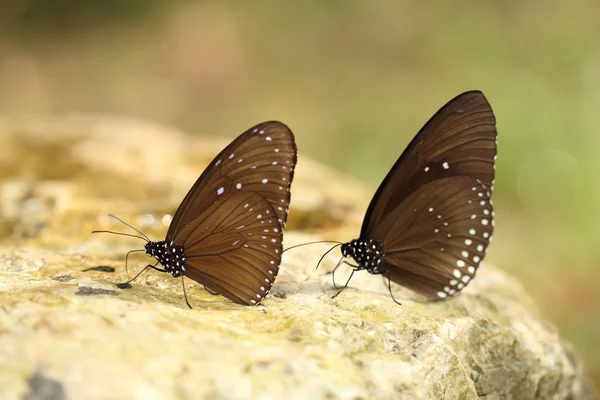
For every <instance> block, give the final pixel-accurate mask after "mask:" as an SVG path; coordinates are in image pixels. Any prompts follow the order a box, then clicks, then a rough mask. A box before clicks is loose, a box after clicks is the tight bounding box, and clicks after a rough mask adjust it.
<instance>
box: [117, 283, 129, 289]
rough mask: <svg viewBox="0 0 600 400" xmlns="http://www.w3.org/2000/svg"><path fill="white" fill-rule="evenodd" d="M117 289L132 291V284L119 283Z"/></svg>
mask: <svg viewBox="0 0 600 400" xmlns="http://www.w3.org/2000/svg"><path fill="white" fill-rule="evenodd" d="M117 287H118V288H119V289H131V283H128V282H124V283H117Z"/></svg>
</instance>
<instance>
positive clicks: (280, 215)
mask: <svg viewBox="0 0 600 400" xmlns="http://www.w3.org/2000/svg"><path fill="white" fill-rule="evenodd" d="M296 154H297V149H296V143H295V141H294V135H293V133H292V131H291V130H290V129H289V128H288V127H287V126H286V125H284V124H282V123H281V122H277V121H269V122H264V123H262V124H259V125H256V126H254V127H252V128H250V129H248V130H247V131H246V132H244V133H242V134H241V135H240V136H238V138H237V139H235V140H234V141H233V142H231V144H229V145H228V146H227V147H226V148H225V149H223V151H221V153H219V155H217V156H216V157H215V159H214V160H213V161H212V162H211V163H210V164H209V165H208V167H206V169H205V170H204V172H203V173H202V175H201V176H200V178H198V180H197V181H196V183H194V186H192V188H191V189H190V191H189V192H188V194H187V195H186V196H185V198H184V199H183V201H182V203H181V205H180V206H179V208H178V209H177V212H176V213H175V215H174V216H173V221H172V222H171V226H170V227H169V232H168V233H167V241H170V240H172V239H173V238H174V237H175V236H176V234H177V232H179V231H180V230H181V229H183V228H184V227H185V226H186V225H187V224H189V223H190V222H192V221H193V220H194V219H195V218H197V217H198V215H199V214H200V213H201V212H202V211H203V210H205V209H207V208H209V207H210V205H211V204H213V203H214V202H215V201H217V200H219V199H220V198H221V196H224V195H225V193H229V192H234V191H237V192H241V193H256V194H258V195H260V196H262V197H263V198H265V199H266V200H267V202H268V203H269V204H270V205H271V207H272V208H273V211H274V212H275V214H276V220H277V221H278V222H279V224H280V225H281V227H282V228H283V227H285V223H286V219H287V212H288V207H289V204H290V185H291V183H292V179H293V177H294V167H295V165H296Z"/></svg>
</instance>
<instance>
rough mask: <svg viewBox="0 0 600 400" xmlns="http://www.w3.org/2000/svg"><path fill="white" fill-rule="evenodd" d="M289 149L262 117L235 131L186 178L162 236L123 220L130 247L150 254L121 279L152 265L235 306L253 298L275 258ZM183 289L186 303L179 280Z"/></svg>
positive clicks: (292, 147)
mask: <svg viewBox="0 0 600 400" xmlns="http://www.w3.org/2000/svg"><path fill="white" fill-rule="evenodd" d="M296 155H297V149H296V143H295V140H294V135H293V133H292V131H291V130H290V129H289V128H288V127H287V126H286V125H284V124H282V123H281V122H277V121H270V122H264V123H262V124H259V125H256V126H254V127H252V128H250V129H249V130H247V131H246V132H244V133H243V134H241V135H240V136H239V137H238V138H237V139H235V140H234V141H233V142H232V143H231V144H229V145H228V146H227V147H226V148H225V149H223V150H222V151H221V153H219V155H217V157H216V158H215V159H214V160H213V161H212V162H211V163H210V164H209V166H208V167H207V168H206V170H204V172H203V173H202V175H201V176H200V178H198V180H197V181H196V183H194V185H193V186H192V188H191V189H190V191H189V192H188V194H187V195H186V196H185V198H184V199H183V201H182V202H181V205H180V206H179V208H178V209H177V211H176V212H175V215H174V216H173V220H172V221H171V225H170V226H169V230H168V232H167V235H166V238H165V240H162V241H158V242H153V241H150V239H148V237H147V236H145V235H144V234H143V233H141V232H140V231H138V230H137V229H135V228H133V227H132V226H131V225H128V224H126V225H128V226H130V227H131V228H132V229H134V230H136V231H137V232H138V233H140V234H141V235H142V236H135V235H128V236H135V237H138V238H140V239H143V240H146V241H147V243H146V245H145V246H144V250H134V251H133V252H135V251H145V253H146V254H147V255H149V256H151V257H153V258H155V259H156V263H155V264H153V265H152V264H149V265H148V266H146V267H145V268H144V269H143V270H142V271H140V272H139V273H138V274H137V275H136V276H135V277H134V278H133V279H132V280H130V281H129V282H131V281H133V280H135V279H136V278H137V277H138V276H139V275H140V274H141V273H143V272H144V271H146V270H148V269H154V270H156V271H159V272H165V273H170V274H171V275H173V276H174V277H181V281H182V284H183V283H184V279H183V278H184V277H185V276H187V277H188V278H190V279H192V280H194V281H196V282H198V283H200V284H202V285H204V287H205V288H206V289H207V290H208V291H209V292H211V293H218V294H221V295H223V296H225V297H226V298H228V299H229V300H231V301H233V302H235V303H238V304H243V305H256V304H258V303H260V302H261V300H262V299H263V298H264V297H265V296H266V295H267V293H268V292H269V290H270V289H271V286H272V285H273V282H274V281H275V278H276V277H277V272H278V271H279V265H280V264H281V254H282V240H283V231H284V228H285V224H286V220H287V215H288V208H289V204H290V187H291V184H292V180H293V178H294V167H295V166H296ZM121 222H122V221H121ZM94 232H108V231H94ZM108 233H115V232H108ZM125 235H127V234H125ZM128 255H129V254H128ZM158 264H160V265H161V266H162V267H163V268H160V267H157V265H158ZM129 282H127V283H126V284H121V286H124V285H127V284H128V283H129ZM183 290H184V295H185V300H186V303H187V305H188V306H190V304H189V302H188V300H187V294H186V293H185V285H184V286H183ZM190 308H191V306H190Z"/></svg>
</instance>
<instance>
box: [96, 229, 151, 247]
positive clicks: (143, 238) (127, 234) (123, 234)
mask: <svg viewBox="0 0 600 400" xmlns="http://www.w3.org/2000/svg"><path fill="white" fill-rule="evenodd" d="M92 233H111V234H113V235H120V236H129V237H134V238H137V239H142V240H145V241H148V242H149V240H148V239H147V238H145V237H141V236H138V235H131V234H129V233H121V232H113V231H92ZM142 251H143V250H142Z"/></svg>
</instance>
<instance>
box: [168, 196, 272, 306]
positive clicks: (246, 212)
mask: <svg viewBox="0 0 600 400" xmlns="http://www.w3.org/2000/svg"><path fill="white" fill-rule="evenodd" d="M222 196H223V199H222V200H218V201H217V202H215V203H213V204H211V205H210V206H209V208H208V209H206V210H205V211H204V212H203V213H202V214H201V215H200V216H198V218H196V219H195V220H193V221H192V222H190V223H189V224H187V225H186V227H185V228H184V229H182V230H181V232H180V233H178V234H177V236H175V238H174V242H175V243H177V244H180V245H183V247H184V257H185V260H184V266H185V275H186V276H187V277H189V278H191V279H193V280H195V281H197V282H199V283H201V284H202V285H205V286H207V287H208V288H210V289H211V290H213V291H216V292H218V293H219V294H221V295H223V296H225V297H227V298H228V299H230V300H231V301H234V302H236V303H239V304H246V305H255V304H258V303H259V302H260V301H261V300H262V299H263V297H264V296H266V294H267V293H268V292H269V289H270V288H271V285H272V284H273V281H274V280H275V277H276V276H277V272H278V270H279V264H280V263H281V251H282V243H281V242H282V231H281V227H280V225H279V222H278V221H277V216H276V214H275V211H274V210H273V208H272V207H271V205H270V204H269V203H268V202H267V201H266V200H265V199H264V198H263V197H261V196H259V195H257V194H253V193H243V192H236V191H234V192H231V193H224V194H223V195H222Z"/></svg>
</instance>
